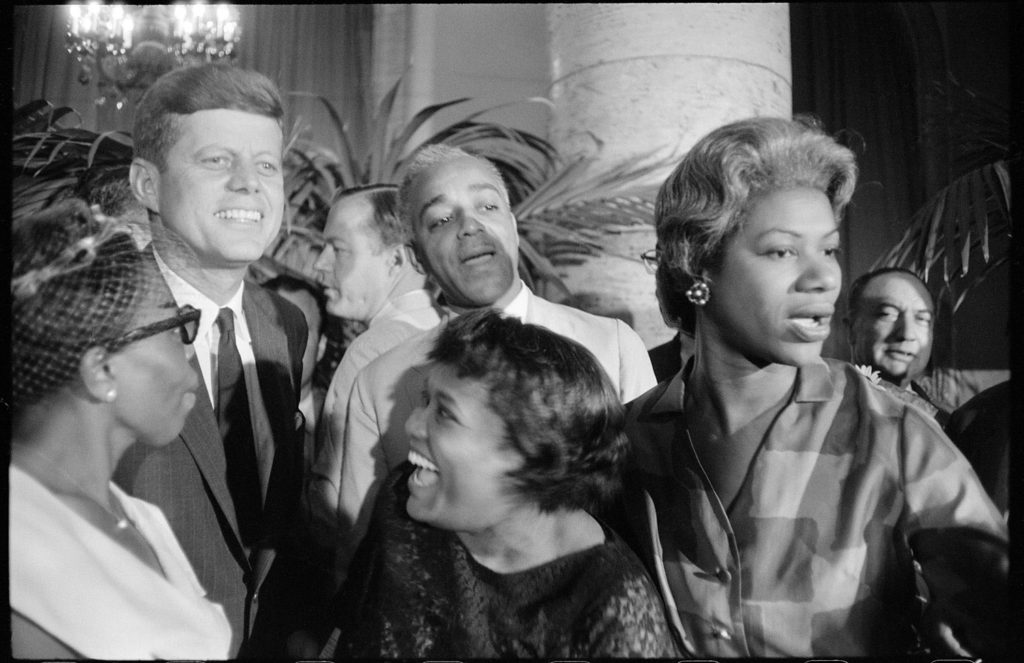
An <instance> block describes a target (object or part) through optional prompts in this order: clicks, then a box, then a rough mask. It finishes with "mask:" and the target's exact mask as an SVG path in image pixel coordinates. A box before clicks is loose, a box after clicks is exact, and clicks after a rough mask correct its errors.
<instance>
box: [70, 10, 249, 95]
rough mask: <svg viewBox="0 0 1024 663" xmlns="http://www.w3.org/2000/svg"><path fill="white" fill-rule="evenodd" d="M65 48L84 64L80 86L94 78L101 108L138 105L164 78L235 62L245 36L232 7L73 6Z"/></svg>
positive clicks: (79, 80)
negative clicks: (172, 73) (214, 63)
mask: <svg viewBox="0 0 1024 663" xmlns="http://www.w3.org/2000/svg"><path fill="white" fill-rule="evenodd" d="M68 12H69V17H68V31H67V35H66V44H67V49H68V53H69V54H72V55H74V56H75V59H77V60H78V62H79V66H80V69H79V73H78V82H79V83H81V84H83V85H88V84H89V83H90V82H91V81H92V80H93V78H94V77H95V78H96V82H97V85H98V88H99V93H100V94H99V97H97V98H96V104H97V105H103V104H106V103H107V102H111V103H113V104H114V105H115V106H116V108H117V109H118V110H120V109H121V108H122V107H123V106H124V104H125V102H126V101H128V100H131V101H132V102H137V101H138V100H139V98H140V97H141V96H142V94H143V93H144V92H145V91H146V89H147V88H149V86H150V85H152V84H153V82H154V81H155V80H156V79H157V78H159V77H160V76H161V75H162V74H165V73H167V72H168V71H170V70H172V69H174V68H176V67H181V66H187V65H192V64H199V63H202V62H210V61H213V60H220V59H223V58H228V59H231V58H234V56H235V44H237V43H238V39H239V37H240V36H241V30H240V29H239V26H238V11H237V10H236V9H235V8H234V7H232V6H231V5H224V4H220V5H216V6H212V7H211V6H209V5H206V4H202V3H195V4H191V5H184V4H178V5H120V4H115V5H102V4H99V3H90V4H88V5H69V7H68Z"/></svg>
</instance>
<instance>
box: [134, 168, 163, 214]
mask: <svg viewBox="0 0 1024 663" xmlns="http://www.w3.org/2000/svg"><path fill="white" fill-rule="evenodd" d="M128 181H129V183H130V184H131V187H132V193H133V194H135V197H136V198H137V199H138V201H139V202H141V203H142V204H143V205H144V206H145V207H146V209H148V210H149V211H151V212H156V213H157V214H159V213H160V186H159V185H160V170H159V169H158V168H157V167H156V164H154V163H153V162H151V161H146V160H145V159H140V158H139V157H135V158H134V159H132V165H131V167H130V168H129V169H128Z"/></svg>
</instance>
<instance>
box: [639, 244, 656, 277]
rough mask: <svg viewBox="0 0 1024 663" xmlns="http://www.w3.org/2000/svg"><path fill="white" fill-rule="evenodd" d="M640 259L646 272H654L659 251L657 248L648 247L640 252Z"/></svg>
mask: <svg viewBox="0 0 1024 663" xmlns="http://www.w3.org/2000/svg"><path fill="white" fill-rule="evenodd" d="M640 261H641V262H642V263H643V264H644V267H646V268H647V271H648V272H650V273H651V274H655V273H657V271H658V263H659V262H660V261H661V251H659V250H658V249H648V250H647V251H644V252H643V253H641V254H640Z"/></svg>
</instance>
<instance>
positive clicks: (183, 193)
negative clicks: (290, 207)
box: [116, 65, 307, 656]
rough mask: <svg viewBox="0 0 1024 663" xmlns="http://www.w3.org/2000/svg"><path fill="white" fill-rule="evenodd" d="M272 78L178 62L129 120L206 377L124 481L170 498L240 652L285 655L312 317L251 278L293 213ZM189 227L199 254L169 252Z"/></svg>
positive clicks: (195, 361) (125, 468) (163, 503)
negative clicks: (177, 427) (192, 316)
mask: <svg viewBox="0 0 1024 663" xmlns="http://www.w3.org/2000/svg"><path fill="white" fill-rule="evenodd" d="M283 114H284V113H283V109H282V107H281V99H280V95H279V93H278V91H277V88H276V86H275V85H274V84H273V83H272V82H271V81H270V80H269V79H267V78H266V77H265V76H263V75H262V74H259V73H256V72H252V71H246V70H242V69H238V68H235V67H232V66H225V65H203V66H199V67H191V68H184V69H178V70H175V71H172V72H170V73H168V74H166V75H164V76H163V77H162V78H160V79H159V80H157V82H156V83H155V84H154V85H153V86H152V87H151V88H150V89H149V91H148V92H147V93H146V96H145V97H144V98H143V100H142V102H141V103H140V105H139V107H138V109H137V111H136V115H135V125H134V127H133V137H134V142H135V158H134V160H133V162H132V165H131V171H130V180H131V186H132V190H133V192H134V194H135V196H136V197H137V198H138V199H139V200H140V201H141V202H142V204H143V205H145V207H146V208H147V209H148V211H149V214H150V219H151V222H152V226H153V231H154V232H153V234H154V242H153V247H154V252H155V255H156V258H157V262H158V264H159V265H160V268H161V271H162V272H163V274H164V278H165V279H166V280H167V283H168V285H169V286H170V289H171V292H172V293H173V295H174V298H175V299H176V300H177V302H178V304H179V305H182V304H190V305H192V306H194V307H195V308H197V309H199V310H200V311H202V317H201V318H200V323H199V331H198V335H197V337H196V341H195V346H194V348H195V353H194V356H192V357H191V362H192V365H193V368H194V369H195V370H196V371H197V372H198V373H199V375H200V377H201V380H200V384H201V387H200V392H199V397H198V399H197V404H196V407H195V408H194V409H193V410H192V412H191V413H190V415H189V418H188V420H187V422H186V424H185V428H184V430H183V431H182V432H181V434H180V436H179V437H178V439H177V440H175V441H174V442H172V443H171V444H170V445H169V446H167V447H164V448H160V449H155V448H153V449H150V448H145V447H142V445H136V447H135V448H133V449H132V450H130V451H129V453H127V454H125V458H124V460H123V461H122V463H121V465H120V466H119V468H118V473H117V475H116V479H117V481H118V482H119V483H120V484H121V485H123V486H124V487H125V488H127V489H128V490H129V491H130V492H131V493H132V494H133V495H136V496H138V497H140V498H142V499H145V500H147V501H150V502H153V503H155V504H157V505H158V506H160V508H161V509H163V511H164V513H165V514H166V515H167V518H168V520H169V521H170V523H171V527H172V528H173V530H174V533H175V535H176V536H177V537H178V540H179V541H180V543H181V545H182V547H183V548H184V550H185V552H186V554H187V555H188V557H189V560H190V561H191V563H192V566H193V568H194V569H195V571H196V574H197V576H198V578H199V581H200V582H201V583H202V585H203V588H204V589H205V591H206V592H207V596H208V597H209V598H210V599H211V600H213V601H216V602H218V603H220V604H221V605H223V606H224V609H225V612H226V613H227V616H228V619H229V620H230V622H231V626H232V630H233V638H232V654H233V655H237V656H275V655H282V654H284V649H283V643H284V641H285V639H286V637H287V635H288V634H289V633H290V632H291V630H292V629H293V628H294V626H293V625H292V624H291V623H289V620H295V619H297V618H298V614H299V613H298V612H297V611H296V610H295V609H294V608H293V605H292V604H291V603H289V600H290V599H289V598H288V594H289V591H288V590H292V589H295V588H297V586H298V583H297V582H296V578H299V577H301V574H297V572H296V571H295V570H294V569H293V568H292V566H291V565H290V564H289V556H288V552H287V550H288V544H289V541H290V540H291V538H290V536H289V535H290V532H288V531H287V530H288V528H289V527H290V526H291V523H293V522H295V513H296V509H297V506H298V497H299V494H300V490H301V472H302V448H303V447H302V426H301V423H302V420H301V416H300V415H298V414H297V413H298V393H299V384H300V377H301V369H302V363H301V362H302V355H303V351H304V349H305V344H306V338H307V335H306V323H305V320H304V318H303V316H302V313H301V312H300V311H299V309H298V308H296V307H295V306H294V305H293V304H291V303H289V302H287V301H286V300H284V299H283V298H281V297H280V296H278V295H276V294H275V293H272V292H270V291H268V290H265V289H264V288H262V287H260V286H259V285H257V284H256V283H254V282H249V281H246V280H245V276H246V273H247V269H248V267H249V265H250V264H251V263H252V262H254V261H255V260H257V259H258V258H259V257H260V256H261V255H262V253H263V251H264V249H265V248H266V247H267V245H268V244H269V243H270V241H271V240H272V239H273V238H274V237H275V235H276V234H277V232H278V229H279V228H280V225H281V218H282V216H283V213H284V205H285V197H284V181H283V174H282V156H283V134H282V128H281V118H282V116H283ZM168 237H174V238H175V239H178V240H180V241H181V242H183V243H184V244H185V245H186V246H187V247H188V249H190V251H189V253H190V254H193V255H192V256H190V257H193V258H194V259H193V260H191V261H190V264H188V265H185V264H182V263H181V262H180V261H178V260H174V259H172V257H171V256H172V255H175V253H174V252H171V251H164V252H161V248H160V247H161V243H160V242H161V241H162V240H161V239H160V238H168Z"/></svg>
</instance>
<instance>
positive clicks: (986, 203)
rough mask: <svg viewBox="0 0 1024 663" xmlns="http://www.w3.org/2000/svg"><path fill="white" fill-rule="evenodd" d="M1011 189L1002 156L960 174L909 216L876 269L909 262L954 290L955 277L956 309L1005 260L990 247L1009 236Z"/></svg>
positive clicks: (927, 279) (909, 266)
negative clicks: (899, 234) (994, 242)
mask: <svg viewBox="0 0 1024 663" xmlns="http://www.w3.org/2000/svg"><path fill="white" fill-rule="evenodd" d="M1011 193H1012V192H1011V188H1010V176H1009V170H1008V167H1007V162H1006V161H1003V160H1000V161H996V162H994V163H990V164H986V165H984V166H981V167H980V168H976V169H974V170H972V171H970V172H968V173H966V174H964V175H962V176H960V177H958V178H957V179H956V180H954V181H953V182H951V183H950V184H949V185H948V186H947V187H945V188H943V189H942V190H941V191H939V192H938V193H937V194H935V195H934V196H933V197H932V198H931V199H930V200H929V201H928V202H927V203H926V204H925V205H924V206H923V207H921V209H919V210H918V211H917V212H916V213H915V214H914V216H913V217H911V220H910V224H909V225H908V227H907V229H906V231H904V233H903V236H902V237H901V238H900V240H899V241H898V242H897V243H896V244H895V245H894V246H893V247H892V249H890V250H889V251H888V252H886V253H885V254H884V255H882V256H881V257H880V258H879V259H878V260H876V261H875V264H874V265H873V266H872V269H877V268H879V267H884V266H900V267H906V268H907V269H910V270H912V271H914V272H916V273H917V274H918V275H920V276H921V278H922V279H923V280H924V281H925V282H926V283H929V285H930V286H933V285H934V286H935V287H936V288H940V289H950V290H953V289H954V288H953V285H954V282H955V290H957V291H958V294H955V296H954V309H953V310H954V311H955V310H956V308H957V307H959V305H960V303H961V302H963V298H964V296H965V295H966V294H967V292H968V291H969V290H970V289H972V288H973V287H976V286H977V285H978V283H980V282H981V281H982V280H983V279H984V278H985V277H986V276H987V275H988V274H989V273H991V270H992V266H993V265H998V264H1002V262H1003V261H1005V259H1006V257H1005V256H1003V255H994V254H993V251H992V247H993V241H994V240H995V239H998V238H1007V237H1009V235H1010V232H1011V230H1010V226H1011V221H1010V209H1011ZM939 277H941V283H939V284H935V283H934V281H935V279H936V278H939Z"/></svg>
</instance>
